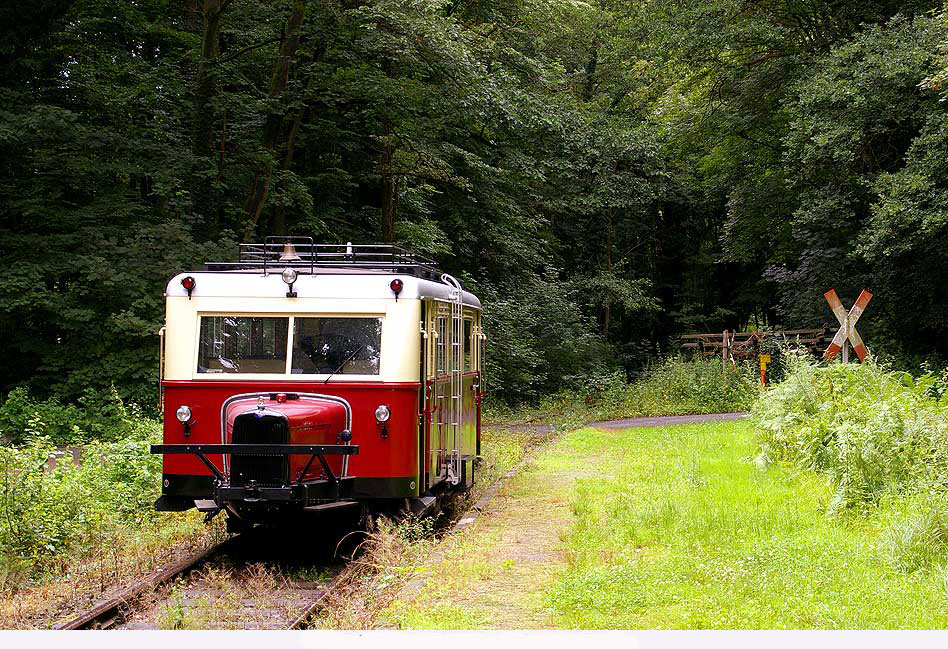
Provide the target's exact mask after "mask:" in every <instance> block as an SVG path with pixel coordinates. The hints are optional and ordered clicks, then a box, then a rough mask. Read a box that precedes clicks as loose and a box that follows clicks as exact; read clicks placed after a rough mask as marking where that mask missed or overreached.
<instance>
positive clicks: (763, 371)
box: [759, 354, 770, 388]
mask: <svg viewBox="0 0 948 649" xmlns="http://www.w3.org/2000/svg"><path fill="white" fill-rule="evenodd" d="M759 358H760V384H761V385H762V386H764V387H765V388H766V387H767V364H768V363H769V362H770V354H761V355H760V357H759Z"/></svg>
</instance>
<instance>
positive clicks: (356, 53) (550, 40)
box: [0, 0, 948, 402]
mask: <svg viewBox="0 0 948 649" xmlns="http://www.w3.org/2000/svg"><path fill="white" fill-rule="evenodd" d="M936 8H939V5H937V4H935V3H932V2H924V1H922V0H917V1H913V2H907V3H906V2H898V3H895V2H884V1H882V0H873V1H871V2H855V1H848V0H847V1H832V2H830V1H828V0H793V1H790V0H760V1H753V2H752V1H749V0H709V1H707V2H693V1H690V0H672V1H667V0H666V1H659V0H648V1H645V2H638V3H627V2H620V1H619V0H590V1H588V2H573V1H571V0H542V1H541V0H476V1H475V0H362V1H354V2H349V1H344V0H274V1H264V0H188V1H186V2H183V3H180V2H167V1H156V2H148V3H141V2H120V1H118V0H72V1H69V0H44V1H41V2H36V3H26V4H23V3H21V4H20V5H10V6H5V7H3V8H0V255H2V258H3V260H4V262H5V263H4V270H5V272H4V274H3V275H2V276H0V335H2V340H3V348H2V352H3V356H4V363H3V364H2V366H0V390H2V391H7V390H9V389H10V388H12V387H14V386H17V385H28V386H29V387H31V388H32V389H33V390H35V391H37V392H38V393H41V394H46V393H55V394H59V395H61V396H64V397H67V398H70V399H71V398H76V397H78V396H80V395H82V394H84V393H87V392H90V391H92V393H95V392H99V393H103V392H104V391H103V390H102V388H103V387H106V386H108V385H109V384H114V385H115V386H116V388H117V389H118V391H119V393H120V394H121V395H123V396H124V397H127V398H129V397H130V398H133V399H135V400H138V401H141V402H148V401H150V399H151V396H152V394H153V389H154V388H153V386H154V380H155V378H156V358H157V338H156V332H157V330H158V328H159V327H160V326H161V320H162V292H163V288H164V285H165V283H166V282H167V280H168V278H169V277H171V276H172V275H173V274H175V273H176V272H178V271H180V270H182V269H187V268H194V267H197V266H198V265H199V264H201V263H202V262H203V261H205V260H207V259H212V258H213V259H225V258H228V257H229V256H232V255H233V254H234V253H235V251H236V250H235V247H236V243H237V241H238V240H246V239H252V238H257V237H263V236H265V235H268V234H273V233H288V234H299V235H307V236H313V237H315V238H316V240H318V241H323V242H339V241H354V242H377V241H390V242H395V243H399V244H402V245H406V246H408V247H411V248H414V249H416V250H418V251H420V252H424V253H428V254H430V255H433V256H435V257H436V258H437V259H438V261H439V262H440V263H441V264H442V265H443V266H444V267H445V269H446V270H447V271H449V272H451V273H453V274H455V275H457V276H459V277H462V278H463V279H464V281H465V282H467V283H468V285H470V286H471V287H473V288H475V289H476V290H477V291H478V292H479V293H481V294H482V296H483V297H484V302H485V305H486V308H487V314H488V334H489V335H490V336H491V343H490V349H491V355H490V361H489V362H490V373H491V376H492V385H493V388H492V389H493V391H494V394H495V395H497V396H499V397H501V398H504V399H510V400H517V399H522V398H535V397H537V396H539V395H540V394H542V393H544V392H547V391H550V390H555V389H557V388H560V387H563V386H570V385H577V384H581V383H582V382H583V381H584V378H583V377H584V376H588V375H590V374H594V373H597V372H606V371H611V370H614V369H616V368H623V369H625V370H626V371H628V372H634V371H636V369H637V368H639V367H641V366H642V364H643V363H645V362H647V360H648V358H649V357H650V356H651V355H654V354H655V353H656V352H658V351H660V350H662V349H668V348H669V346H670V343H671V341H672V339H673V337H674V336H675V335H677V334H679V333H682V332H683V331H686V330H696V329H698V330H709V329H710V330H718V329H721V328H724V327H728V328H737V327H745V326H748V325H754V324H755V323H756V324H761V325H771V326H776V325H781V324H784V325H818V324H819V323H820V322H822V321H824V320H826V319H828V313H827V312H826V311H825V309H824V307H823V305H822V302H821V298H820V293H822V292H823V291H824V290H826V289H827V288H829V287H830V286H836V287H837V288H838V289H840V291H841V293H842V294H843V296H844V299H845V298H848V297H849V296H850V294H854V293H855V291H856V290H858V289H859V288H862V287H867V288H869V289H870V290H873V291H874V292H875V293H876V294H877V296H878V297H877V298H876V301H875V302H874V303H873V306H872V307H871V308H872V309H873V314H872V318H870V319H868V320H867V324H866V332H868V334H870V346H871V347H873V348H874V349H877V350H880V351H890V352H898V353H904V354H915V353H921V352H928V351H931V350H932V349H935V350H937V351H939V352H941V353H945V352H948V350H946V349H945V346H944V343H943V342H941V341H943V340H945V339H946V334H948V331H946V326H945V324H944V323H945V322H946V321H948V320H946V317H945V315H946V314H945V307H944V306H943V301H942V300H941V299H940V295H939V288H940V287H939V283H940V282H939V280H940V276H941V275H942V272H943V270H945V269H946V268H948V258H946V256H945V252H944V251H945V250H946V243H948V226H946V222H948V219H946V218H945V217H944V214H945V210H946V207H948V206H946V203H948V194H946V191H948V175H946V172H945V171H944V164H943V163H942V159H941V158H942V157H943V156H942V153H943V151H944V147H945V145H946V142H948V139H946V138H948V135H946V132H948V131H946V127H948V124H946V122H945V117H944V114H945V113H944V104H943V102H942V101H941V96H942V94H943V93H944V90H943V85H944V79H945V78H946V77H948V75H946V74H945V72H944V70H945V69H948V65H946V64H945V60H946V58H948V56H946V53H945V52H946V51H945V49H944V45H943V43H944V42H946V39H945V34H946V24H948V19H946V18H945V17H944V15H935V14H933V13H932V12H931V10H932V9H936ZM910 312H917V317H914V318H907V317H906V314H907V313H910Z"/></svg>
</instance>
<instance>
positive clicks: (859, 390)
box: [753, 355, 948, 510]
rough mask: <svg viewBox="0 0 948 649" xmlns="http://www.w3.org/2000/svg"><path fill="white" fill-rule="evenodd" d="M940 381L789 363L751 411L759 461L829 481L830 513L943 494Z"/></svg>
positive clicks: (947, 439) (946, 426)
mask: <svg viewBox="0 0 948 649" xmlns="http://www.w3.org/2000/svg"><path fill="white" fill-rule="evenodd" d="M945 389H946V384H945V380H944V378H943V377H938V376H934V375H931V374H926V375H924V376H922V377H920V378H915V377H913V376H911V375H910V374H907V373H905V372H894V371H890V370H888V369H887V368H886V367H884V366H881V365H879V364H877V363H876V362H874V361H872V360H870V361H869V362H867V363H864V364H856V363H851V364H840V363H832V364H829V365H825V364H818V363H816V362H814V361H813V360H811V359H810V358H808V357H806V356H802V355H796V356H794V357H791V359H790V361H789V372H788V375H787V378H786V380H785V381H783V382H782V383H780V384H779V385H777V386H775V387H774V388H773V389H771V390H769V391H768V392H767V393H766V395H765V396H764V397H763V398H762V399H761V400H760V401H759V402H758V403H757V404H756V406H755V407H754V411H753V412H754V420H755V422H756V424H757V429H758V431H759V434H760V442H761V446H762V452H761V457H760V460H761V461H764V462H767V461H779V462H786V463H789V464H792V465H795V466H798V467H800V468H805V469H813V470H817V471H822V472H825V473H826V474H827V475H829V477H830V479H831V480H832V483H833V486H834V488H835V494H834V496H833V501H832V503H831V507H832V509H834V510H835V509H841V508H849V507H853V506H862V505H871V504H874V503H877V502H878V501H879V499H880V498H882V497H884V496H885V495H887V494H897V495H911V494H917V493H939V494H941V493H944V492H945V491H946V488H948V419H946V417H945V415H946V412H948V398H946V397H945Z"/></svg>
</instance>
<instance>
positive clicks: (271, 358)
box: [197, 316, 289, 374]
mask: <svg viewBox="0 0 948 649" xmlns="http://www.w3.org/2000/svg"><path fill="white" fill-rule="evenodd" d="M288 328H289V318H253V317H244V316H201V339H200V343H199V346H198V362H197V365H198V367H197V371H198V372H199V373H202V374H204V373H206V374H221V373H227V374H283V373H285V372H286V337H287V331H288Z"/></svg>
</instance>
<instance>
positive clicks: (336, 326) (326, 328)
mask: <svg viewBox="0 0 948 649" xmlns="http://www.w3.org/2000/svg"><path fill="white" fill-rule="evenodd" d="M381 342H382V320H381V319H380V318H294V326H293V374H378V373H379V359H380V356H381V347H382V345H381Z"/></svg>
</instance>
